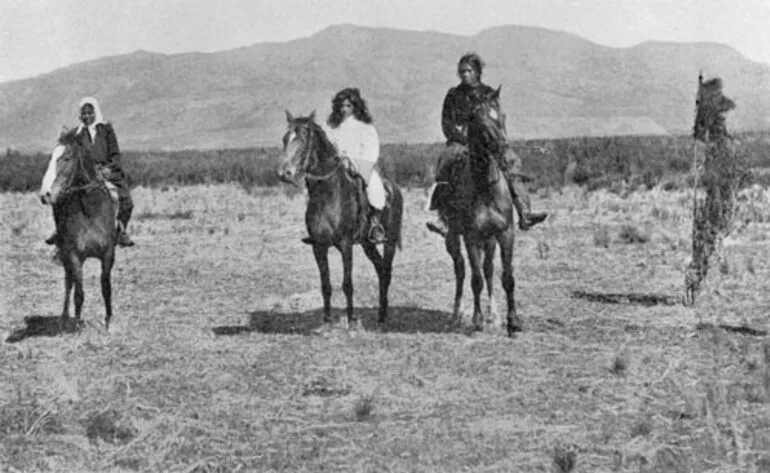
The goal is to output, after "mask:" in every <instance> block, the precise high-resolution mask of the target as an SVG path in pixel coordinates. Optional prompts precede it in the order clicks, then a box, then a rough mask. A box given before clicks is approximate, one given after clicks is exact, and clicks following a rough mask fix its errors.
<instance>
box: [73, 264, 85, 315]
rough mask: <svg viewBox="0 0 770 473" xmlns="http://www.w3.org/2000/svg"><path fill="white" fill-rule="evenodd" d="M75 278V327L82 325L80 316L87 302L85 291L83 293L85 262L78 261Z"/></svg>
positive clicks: (74, 269) (74, 270) (74, 266)
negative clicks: (84, 303) (84, 302)
mask: <svg viewBox="0 0 770 473" xmlns="http://www.w3.org/2000/svg"><path fill="white" fill-rule="evenodd" d="M72 269H73V271H72V272H73V277H74V279H75V281H74V282H75V327H77V326H79V325H80V316H81V314H82V313H83V301H85V291H83V262H82V261H77V262H76V263H75V264H74V265H73V268H72Z"/></svg>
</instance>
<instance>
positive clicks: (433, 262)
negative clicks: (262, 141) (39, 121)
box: [0, 185, 770, 472]
mask: <svg viewBox="0 0 770 473" xmlns="http://www.w3.org/2000/svg"><path fill="white" fill-rule="evenodd" d="M425 197H426V196H425V193H424V191H422V190H409V191H406V193H405V198H406V211H405V229H404V234H405V237H404V245H403V251H402V252H400V253H399V254H398V255H397V256H396V261H395V270H394V278H393V284H392V287H391V291H390V301H391V307H392V309H391V313H390V319H389V321H388V323H387V324H386V326H385V327H384V329H382V330H375V324H374V321H375V319H376V311H377V282H376V276H375V273H374V270H373V268H372V267H371V265H370V263H369V262H368V261H367V260H366V258H365V257H364V255H363V252H362V251H361V250H360V249H358V248H357V249H356V251H355V256H354V260H355V262H354V264H355V268H354V286H355V304H356V311H357V313H358V314H359V315H360V316H361V317H363V320H364V325H365V326H366V327H367V331H365V332H359V333H352V334H350V335H348V334H346V333H337V332H333V333H331V334H327V335H324V336H320V335H314V334H313V333H312V331H313V329H314V328H315V327H317V326H318V325H319V324H320V322H321V314H320V307H321V295H320V287H319V286H320V285H319V278H318V271H317V269H316V267H315V263H314V261H313V258H312V253H311V250H310V249H309V248H308V247H306V246H305V245H303V244H302V243H301V242H300V241H299V239H300V237H301V236H303V234H304V224H303V212H304V206H305V197H304V195H303V194H302V193H294V194H291V193H289V192H286V190H285V189H282V188H262V189H260V188H255V189H253V190H251V191H246V190H244V188H243V187H241V186H236V185H217V186H191V187H179V188H166V189H163V190H161V189H146V188H137V189H135V190H134V199H135V201H136V209H135V214H134V215H135V217H134V220H133V223H132V227H131V228H132V233H133V235H134V237H135V240H136V241H137V243H138V246H136V247H135V248H132V249H122V250H119V255H118V261H117V264H116V267H115V269H114V271H113V289H114V296H113V297H114V307H115V316H114V319H113V326H112V327H111V331H110V333H106V332H105V330H104V328H103V317H104V312H103V306H102V302H101V297H100V293H99V289H98V263H97V262H96V261H89V262H88V263H87V264H86V302H85V307H84V315H83V318H84V320H85V322H86V323H85V326H84V327H83V328H82V329H81V330H80V331H79V332H78V333H60V332H58V330H57V329H56V324H55V323H54V321H55V317H56V316H57V315H58V314H59V313H60V310H61V303H62V297H63V270H62V268H61V267H60V266H57V265H56V264H54V263H53V262H52V259H51V254H52V251H51V249H50V247H47V246H45V244H44V243H43V241H42V240H43V239H44V238H45V237H46V236H47V235H48V233H49V232H50V231H51V230H52V225H53V224H52V219H51V216H50V209H48V208H43V207H40V206H39V205H38V204H37V203H36V202H35V197H34V195H33V194H31V193H9V194H2V195H0V242H2V245H0V253H2V258H0V262H2V267H1V268H0V287H2V291H1V293H0V303H1V304H2V305H1V306H0V309H1V310H0V332H2V341H0V380H1V381H2V382H0V471H9V472H15V471H24V472H27V471H77V472H117V471H179V472H215V471H216V472H220V471H221V472H225V471H308V472H311V471H312V472H317V471H334V472H342V471H345V472H348V471H349V472H367V471H371V472H388V471H393V472H396V471H436V472H454V471H484V472H487V471H488V472H494V471H499V472H548V471H556V472H567V471H580V472H610V471H614V472H705V471H713V472H747V471H748V472H766V471H770V366H769V365H770V341H768V337H767V332H768V330H770V322H769V321H768V316H767V314H768V308H769V307H770V291H768V289H770V282H769V281H768V278H767V276H768V273H769V272H770V260H768V258H767V257H766V256H767V250H768V241H770V239H769V237H768V233H770V228H768V227H767V226H766V225H765V224H763V223H762V221H763V220H765V221H766V220H767V218H766V212H767V211H766V210H764V209H765V208H766V206H767V203H766V201H767V196H766V195H765V193H764V192H759V193H758V194H757V195H755V196H754V197H753V200H752V202H753V203H752V207H751V208H750V209H749V210H746V211H744V213H745V214H746V215H748V213H751V212H753V213H751V216H752V222H751V223H750V224H749V225H748V226H744V227H741V228H739V229H738V230H736V232H735V235H734V236H733V237H732V238H731V240H729V241H728V242H727V244H726V245H725V249H724V258H722V260H721V261H720V262H716V261H715V262H714V263H713V264H712V271H711V273H710V275H709V278H708V280H707V284H706V286H705V288H704V292H703V293H702V294H701V296H700V298H699V299H698V302H697V304H696V306H695V307H684V306H682V305H681V304H680V303H679V302H678V301H679V299H680V297H681V295H682V290H683V269H684V267H685V264H686V262H687V259H688V256H689V251H690V246H689V244H690V240H689V232H690V222H691V214H690V208H691V207H690V203H691V200H690V197H689V195H688V194H687V193H684V192H662V191H657V190H652V191H646V192H641V193H632V194H630V195H625V196H623V197H621V196H619V195H616V194H612V193H607V192H605V191H597V192H593V193H587V192H584V191H583V190H581V189H578V188H565V189H563V190H561V191H551V192H546V191H542V192H541V193H540V194H539V195H537V196H535V199H534V206H535V207H536V208H537V209H548V210H549V211H550V212H551V217H550V218H549V220H548V221H547V222H546V223H545V224H543V225H541V226H539V227H536V228H535V229H533V230H531V231H530V232H527V233H521V232H519V234H518V240H517V243H516V254H515V270H514V271H515V276H516V282H517V286H516V297H517V305H518V310H519V314H520V315H521V316H522V318H523V321H524V328H525V331H524V332H523V333H521V334H520V335H518V336H517V337H516V338H514V339H509V338H506V337H504V336H501V335H499V334H495V333H470V332H469V331H468V330H467V329H466V328H465V327H463V326H458V325H456V324H452V323H450V311H451V307H452V291H453V286H454V275H453V273H452V265H451V261H450V259H449V257H448V255H447V254H446V253H445V251H444V248H443V242H442V241H441V240H440V239H439V238H438V237H437V236H436V235H433V234H430V233H429V232H428V231H427V230H426V229H425V228H424V223H423V222H424V220H425V219H426V217H427V214H426V213H425V212H424V211H423V210H422V208H423V206H424V204H425ZM746 212H748V213H746ZM331 260H332V262H333V264H332V278H333V285H334V298H333V303H334V305H335V307H336V308H342V307H343V303H344V298H343V296H342V292H341V290H340V285H341V265H340V262H339V257H338V256H337V254H336V253H334V254H333V255H332V258H331ZM496 283H497V287H496V299H497V302H498V306H499V307H500V308H501V309H502V308H503V307H504V304H503V300H504V299H503V294H502V290H501V288H500V286H499V279H497V280H496ZM466 286H468V283H467V282H466ZM465 301H466V304H465V306H466V308H467V307H471V294H470V289H469V288H467V289H466V293H465ZM340 312H341V311H340V310H336V313H337V314H339V313H340ZM468 318H469V317H468ZM466 323H467V321H466Z"/></svg>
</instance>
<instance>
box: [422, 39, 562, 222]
mask: <svg viewBox="0 0 770 473" xmlns="http://www.w3.org/2000/svg"><path fill="white" fill-rule="evenodd" d="M482 69H483V62H482V60H481V57H480V56H479V55H478V54H476V53H467V54H465V55H464V56H462V57H461V58H460V61H459V62H458V63H457V75H458V76H460V81H461V82H460V84H459V85H458V86H456V87H452V88H451V89H449V92H447V94H446V97H445V98H444V105H443V108H442V111H441V128H442V130H443V132H444V136H445V137H446V139H447V143H446V147H445V148H444V149H443V150H442V152H441V154H440V155H439V159H438V165H437V168H436V184H435V186H441V185H444V186H443V187H444V188H445V189H447V190H445V191H443V192H436V193H434V194H433V197H434V199H433V204H434V205H435V207H437V209H438V211H437V218H436V219H435V220H432V221H428V222H427V226H428V229H430V230H431V231H434V232H436V233H438V234H440V235H442V236H446V235H447V232H448V231H449V228H448V225H447V223H446V217H445V215H444V212H445V205H446V200H447V198H446V197H447V196H448V195H449V194H450V193H451V185H452V179H451V178H452V172H453V167H454V166H453V164H454V163H456V162H458V161H459V160H464V159H466V158H467V156H468V122H469V120H470V117H471V113H472V106H473V101H474V99H475V98H476V97H482V96H484V95H487V94H489V93H492V92H493V91H494V89H492V88H491V87H489V86H488V85H486V84H484V83H482V82H481V71H482ZM501 158H502V159H501V160H500V161H501V162H499V164H500V165H501V167H503V168H504V169H502V171H503V174H504V175H505V177H506V179H507V181H508V185H509V187H510V190H511V194H512V197H513V205H514V207H515V208H516V212H517V213H518V215H519V228H521V229H522V230H529V228H530V227H532V226H533V225H536V224H538V223H540V222H542V221H543V220H545V219H546V217H547V216H548V214H547V213H542V212H532V210H531V207H530V201H529V191H528V190H527V188H526V185H525V181H526V180H527V179H528V178H527V177H526V176H525V175H523V171H522V163H521V159H520V158H519V156H518V155H517V154H516V153H515V152H514V151H513V150H512V149H511V148H510V147H506V151H505V155H504V156H502V157H501ZM434 188H437V187H434Z"/></svg>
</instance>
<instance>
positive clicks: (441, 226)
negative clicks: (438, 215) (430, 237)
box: [425, 220, 449, 238]
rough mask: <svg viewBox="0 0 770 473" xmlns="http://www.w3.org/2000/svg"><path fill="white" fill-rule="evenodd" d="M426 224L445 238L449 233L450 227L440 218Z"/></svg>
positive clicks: (429, 228)
mask: <svg viewBox="0 0 770 473" xmlns="http://www.w3.org/2000/svg"><path fill="white" fill-rule="evenodd" d="M425 225H426V226H427V227H428V230H430V231H432V232H434V233H438V234H439V235H441V236H442V237H444V238H446V236H447V235H448V234H449V228H448V226H447V224H446V223H445V222H444V221H443V220H439V221H438V222H427V223H426V224H425Z"/></svg>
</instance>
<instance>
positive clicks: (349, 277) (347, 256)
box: [337, 242, 361, 330]
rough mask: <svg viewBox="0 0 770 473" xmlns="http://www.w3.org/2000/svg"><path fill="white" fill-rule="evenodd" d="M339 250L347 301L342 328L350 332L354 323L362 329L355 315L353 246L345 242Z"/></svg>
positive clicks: (343, 288)
mask: <svg viewBox="0 0 770 473" xmlns="http://www.w3.org/2000/svg"><path fill="white" fill-rule="evenodd" d="M337 248H338V249H339V250H340V254H341V255H342V292H344V293H345V300H346V301H347V308H346V310H345V315H344V316H343V317H342V318H341V319H340V327H341V328H342V329H343V330H348V329H349V328H350V322H351V321H352V322H354V323H355V328H356V329H361V320H360V319H358V318H357V317H356V315H355V314H354V313H353V244H352V243H350V242H344V243H342V244H340V245H339V246H338V247H337Z"/></svg>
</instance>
